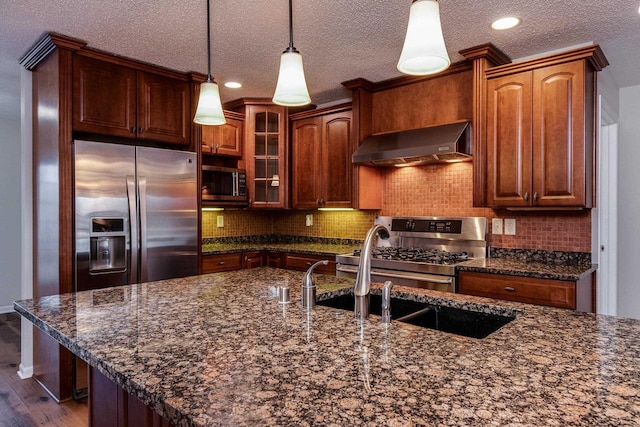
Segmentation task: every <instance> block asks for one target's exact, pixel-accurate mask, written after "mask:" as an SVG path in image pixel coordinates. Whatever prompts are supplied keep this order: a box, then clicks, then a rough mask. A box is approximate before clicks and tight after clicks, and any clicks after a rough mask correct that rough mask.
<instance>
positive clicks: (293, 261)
mask: <svg viewBox="0 0 640 427" xmlns="http://www.w3.org/2000/svg"><path fill="white" fill-rule="evenodd" d="M322 260H329V264H327V265H319V266H317V267H316V268H315V270H314V271H315V272H316V273H320V274H331V275H334V276H335V274H336V261H335V256H331V257H328V256H321V255H307V254H296V253H287V254H285V255H284V266H285V268H286V269H288V270H298V271H307V270H308V269H309V267H311V266H312V265H313V264H315V263H316V262H318V261H322Z"/></svg>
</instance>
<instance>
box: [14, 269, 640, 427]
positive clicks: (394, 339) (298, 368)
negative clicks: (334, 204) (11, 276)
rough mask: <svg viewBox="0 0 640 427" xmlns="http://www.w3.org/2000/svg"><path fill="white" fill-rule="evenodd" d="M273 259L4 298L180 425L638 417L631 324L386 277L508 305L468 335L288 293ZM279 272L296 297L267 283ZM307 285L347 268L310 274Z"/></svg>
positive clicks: (636, 350) (566, 421) (466, 300)
mask: <svg viewBox="0 0 640 427" xmlns="http://www.w3.org/2000/svg"><path fill="white" fill-rule="evenodd" d="M301 277H302V273H299V272H294V271H286V270H279V269H270V268H259V269H251V270H240V271H234V272H229V273H218V274H212V275H205V276H197V277H191V278H185V279H176V280H169V281H162V282H155V283H146V284H140V285H131V286H123V287H118V288H111V289H106V290H100V291H86V292H80V293H78V294H66V295H60V296H51V297H45V298H41V299H38V300H35V301H18V302H16V303H15V308H16V310H17V311H18V312H19V313H20V314H22V315H23V316H25V317H26V318H27V319H29V320H31V321H32V322H33V323H35V324H36V325H37V326H38V327H40V328H41V329H43V330H44V331H45V332H47V333H48V334H50V335H51V336H52V337H54V338H55V339H57V340H58V341H59V342H61V343H62V344H63V345H65V346H66V347H68V348H69V349H70V350H71V351H73V352H74V353H76V354H77V355H79V356H80V357H82V358H83V359H85V360H87V361H88V363H89V364H90V365H91V366H92V367H95V368H97V370H99V371H100V372H101V373H102V374H104V375H105V376H106V377H108V378H109V379H110V380H112V381H114V382H116V383H118V384H120V385H121V386H122V387H123V388H124V389H125V390H126V391H128V392H130V393H131V394H133V395H136V396H138V397H139V398H140V400H142V401H143V402H144V403H145V404H147V405H149V406H150V407H152V408H154V409H155V410H156V411H157V412H158V413H160V414H161V415H162V416H164V417H165V418H166V419H167V420H169V421H170V422H172V423H174V424H176V425H179V426H217V425H221V426H245V425H291V426H305V425H306V426H309V425H334V426H343V425H393V426H405V425H406V426H409V425H411V426H413V425H428V426H432V425H465V426H468V425H512V426H523V425H529V426H553V425H562V426H565V425H584V426H606V425H610V426H620V425H638V424H640V322H639V321H634V320H629V319H622V318H614V317H606V316H596V315H592V314H586V313H578V312H575V311H571V310H563V309H555V308H549V307H542V306H533V305H525V304H519V303H510V302H506V301H498V300H488V299H483V298H478V297H471V296H464V295H453V294H442V293H438V292H434V291H426V290H418V289H411V288H401V287H395V288H394V291H393V295H394V296H400V297H403V298H412V299H415V300H420V301H432V302H434V301H435V302H440V303H442V304H445V305H450V306H464V307H466V308H468V309H474V310H482V311H489V312H511V313H514V314H517V318H516V319H515V320H514V321H512V322H511V323H509V324H507V325H506V326H504V327H503V328H501V329H499V330H498V331H497V332H495V333H493V334H491V335H489V336H488V337H487V338H485V339H474V338H466V337H462V336H457V335H451V334H448V333H443V332H438V331H434V330H430V329H425V328H420V327H416V326H412V325H408V324H404V323H398V322H395V321H393V322H392V323H391V324H390V325H385V324H383V323H381V322H380V319H379V318H378V317H376V316H372V317H371V319H370V321H369V322H367V323H365V324H364V325H360V324H358V323H355V322H354V321H353V319H352V313H350V312H346V311H340V310H336V309H332V308H327V307H321V306H318V307H316V309H315V311H313V312H311V313H307V312H305V311H302V310H301V309H300V302H299V301H298V300H297V298H298V297H299V295H300V292H299V288H298V284H299V283H300V279H301ZM284 284H288V285H289V286H290V287H291V294H292V300H293V302H292V304H289V305H282V304H278V302H277V297H276V296H275V291H274V288H275V287H276V286H280V285H284ZM317 284H318V286H319V288H320V291H322V292H320V293H319V295H318V298H319V299H323V298H327V297H328V296H330V295H333V294H335V293H344V292H347V291H348V288H349V287H350V286H351V284H352V283H351V282H350V281H349V280H348V279H340V278H336V277H331V276H320V275H319V276H317Z"/></svg>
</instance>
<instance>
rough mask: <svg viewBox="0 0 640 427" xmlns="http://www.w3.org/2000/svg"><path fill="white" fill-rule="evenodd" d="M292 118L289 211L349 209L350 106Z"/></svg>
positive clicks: (350, 172) (350, 177) (350, 173)
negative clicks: (301, 209)
mask: <svg viewBox="0 0 640 427" xmlns="http://www.w3.org/2000/svg"><path fill="white" fill-rule="evenodd" d="M309 114H320V115H317V116H312V117H307V116H309ZM295 117H307V118H295ZM291 118H292V124H291V128H292V137H291V143H292V148H291V149H292V180H291V187H292V207H294V208H318V207H335V208H350V207H352V206H353V203H352V196H353V195H352V172H353V164H352V162H351V155H352V154H353V149H352V144H351V138H352V136H351V120H352V115H351V109H350V106H349V107H348V108H344V107H343V108H342V109H337V110H329V111H325V110H322V111H321V112H320V113H319V112H313V113H302V114H298V115H297V116H291Z"/></svg>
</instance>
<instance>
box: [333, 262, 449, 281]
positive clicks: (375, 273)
mask: <svg viewBox="0 0 640 427" xmlns="http://www.w3.org/2000/svg"><path fill="white" fill-rule="evenodd" d="M336 271H342V272H344V273H357V272H358V268H357V267H346V266H336ZM371 275H372V276H380V277H389V278H392V279H393V278H396V279H410V280H419V281H421V282H431V283H438V284H440V285H450V284H451V283H453V279H434V278H430V277H425V276H417V275H412V274H406V273H385V272H382V271H380V270H377V269H375V268H372V269H371Z"/></svg>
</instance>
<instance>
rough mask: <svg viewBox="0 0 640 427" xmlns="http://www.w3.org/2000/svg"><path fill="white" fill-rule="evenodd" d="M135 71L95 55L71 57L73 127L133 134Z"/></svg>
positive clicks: (124, 135)
mask: <svg viewBox="0 0 640 427" xmlns="http://www.w3.org/2000/svg"><path fill="white" fill-rule="evenodd" d="M135 129H136V71H135V70H133V69H131V68H127V67H123V66H121V65H116V64H112V63H110V62H106V61H100V60H98V59H93V58H87V57H85V56H80V55H75V56H74V57H73V130H75V131H81V132H91V133H99V134H103V135H114V136H123V137H129V138H133V137H135V134H136V133H135Z"/></svg>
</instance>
